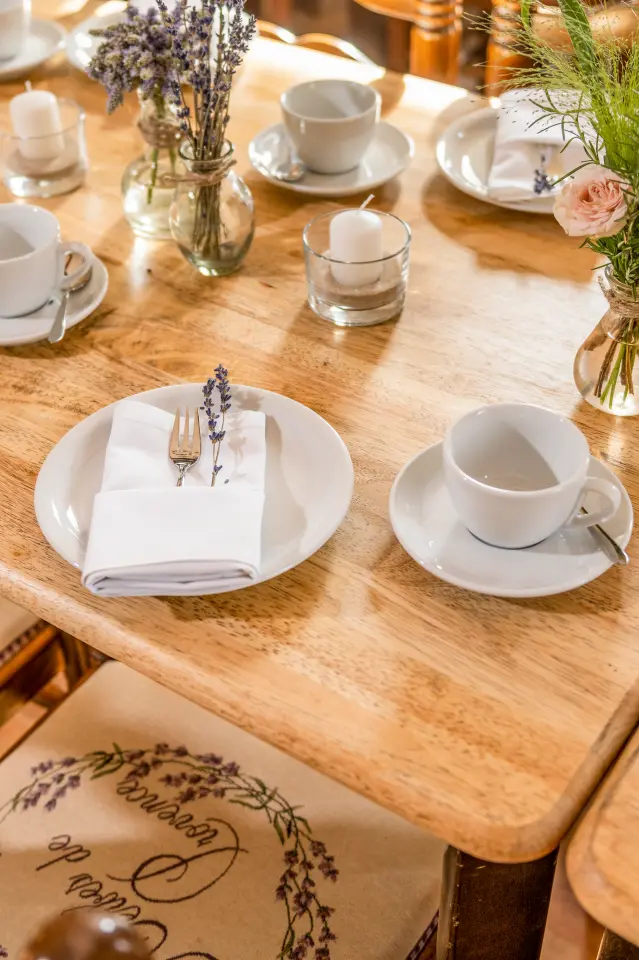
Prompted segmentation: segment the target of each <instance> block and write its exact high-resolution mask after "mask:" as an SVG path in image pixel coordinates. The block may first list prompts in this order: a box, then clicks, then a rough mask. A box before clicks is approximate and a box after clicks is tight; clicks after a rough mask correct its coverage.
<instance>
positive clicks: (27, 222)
mask: <svg viewBox="0 0 639 960" xmlns="http://www.w3.org/2000/svg"><path fill="white" fill-rule="evenodd" d="M57 235H58V225H57V221H56V220H55V218H54V217H53V216H52V215H51V214H49V213H47V211H46V210H39V209H37V208H36V207H27V206H22V205H19V204H5V205H0V262H6V261H7V260H17V259H19V258H20V257H26V256H28V255H29V254H30V253H33V251H34V250H38V249H39V248H40V247H44V246H46V245H47V244H48V243H51V241H53V240H55V238H56V237H57Z"/></svg>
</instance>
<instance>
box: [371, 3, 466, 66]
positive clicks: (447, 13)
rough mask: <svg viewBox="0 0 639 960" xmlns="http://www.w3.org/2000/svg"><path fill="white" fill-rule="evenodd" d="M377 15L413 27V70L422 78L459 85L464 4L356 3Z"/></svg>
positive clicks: (411, 33)
mask: <svg viewBox="0 0 639 960" xmlns="http://www.w3.org/2000/svg"><path fill="white" fill-rule="evenodd" d="M356 2H357V3H359V4H360V6H363V7H366V9H367V10H371V11H372V12H373V13H379V14H382V15H383V16H386V17H393V18H396V19H399V20H404V21H407V22H409V23H410V24H411V31H410V54H409V69H410V72H411V73H414V74H416V75H417V76H418V77H427V78H429V79H430V80H441V81H443V82H444V83H456V82H457V78H458V74H459V55H460V47H461V33H462V3H461V0H356Z"/></svg>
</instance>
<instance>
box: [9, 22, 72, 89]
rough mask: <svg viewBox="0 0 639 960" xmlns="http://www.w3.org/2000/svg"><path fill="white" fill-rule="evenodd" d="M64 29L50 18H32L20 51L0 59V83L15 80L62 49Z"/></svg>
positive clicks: (64, 37) (64, 35) (64, 36)
mask: <svg viewBox="0 0 639 960" xmlns="http://www.w3.org/2000/svg"><path fill="white" fill-rule="evenodd" d="M66 35H67V33H66V30H64V29H63V28H62V27H60V26H58V24H57V23H52V22H51V21H50V20H32V21H31V25H30V27H29V35H28V37H27V40H26V43H25V44H24V46H23V48H22V50H21V52H20V53H19V54H18V55H17V57H12V58H11V59H10V60H0V83H4V82H5V81H7V80H15V78H16V77H21V76H24V74H26V73H30V72H31V71H32V70H35V68H36V67H39V66H40V65H41V64H42V63H44V62H45V61H46V60H48V59H49V57H52V56H53V55H54V53H58V51H59V50H63V49H64V42H65V39H66Z"/></svg>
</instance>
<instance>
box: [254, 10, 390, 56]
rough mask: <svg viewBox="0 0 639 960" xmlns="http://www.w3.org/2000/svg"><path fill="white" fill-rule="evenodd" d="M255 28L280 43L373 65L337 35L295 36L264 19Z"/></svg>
mask: <svg viewBox="0 0 639 960" xmlns="http://www.w3.org/2000/svg"><path fill="white" fill-rule="evenodd" d="M257 28H258V32H259V35H260V36H261V37H266V38H267V39H268V40H279V41H280V42H281V43H287V44H290V45H291V46H294V47H306V49H308V50H320V51H321V52H322V53H332V54H333V55H334V56H336V57H344V58H346V59H347V60H356V61H357V63H363V64H366V66H375V64H374V63H373V61H372V60H371V59H370V57H367V56H366V55H365V54H364V53H362V51H361V50H358V49H357V47H356V46H355V45H354V44H352V43H349V42H348V41H347V40H340V39H339V37H333V36H331V35H330V34H328V33H305V34H302V36H300V37H296V36H295V34H294V33H291V31H290V30H286V29H285V28H284V27H278V26H277V25H276V24H274V23H268V22H267V21H265V20H259V21H258V24H257Z"/></svg>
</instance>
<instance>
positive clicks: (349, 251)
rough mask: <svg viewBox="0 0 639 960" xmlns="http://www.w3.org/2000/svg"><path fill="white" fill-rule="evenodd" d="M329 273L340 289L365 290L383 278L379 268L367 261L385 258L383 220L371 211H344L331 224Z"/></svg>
mask: <svg viewBox="0 0 639 960" xmlns="http://www.w3.org/2000/svg"><path fill="white" fill-rule="evenodd" d="M329 236H330V257H331V260H345V261H347V262H346V263H331V273H332V274H333V277H334V278H335V280H337V282H338V283H339V284H341V285H342V286H343V287H365V286H367V285H368V284H371V283H376V282H377V281H378V280H379V278H380V277H381V275H382V264H381V263H371V262H367V261H374V260H381V258H382V257H383V256H384V247H383V238H382V220H381V217H378V216H377V214H376V213H373V212H372V211H371V210H363V209H360V210H345V211H344V212H343V213H337V214H336V215H335V216H334V217H333V219H332V220H331V223H330V234H329Z"/></svg>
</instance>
